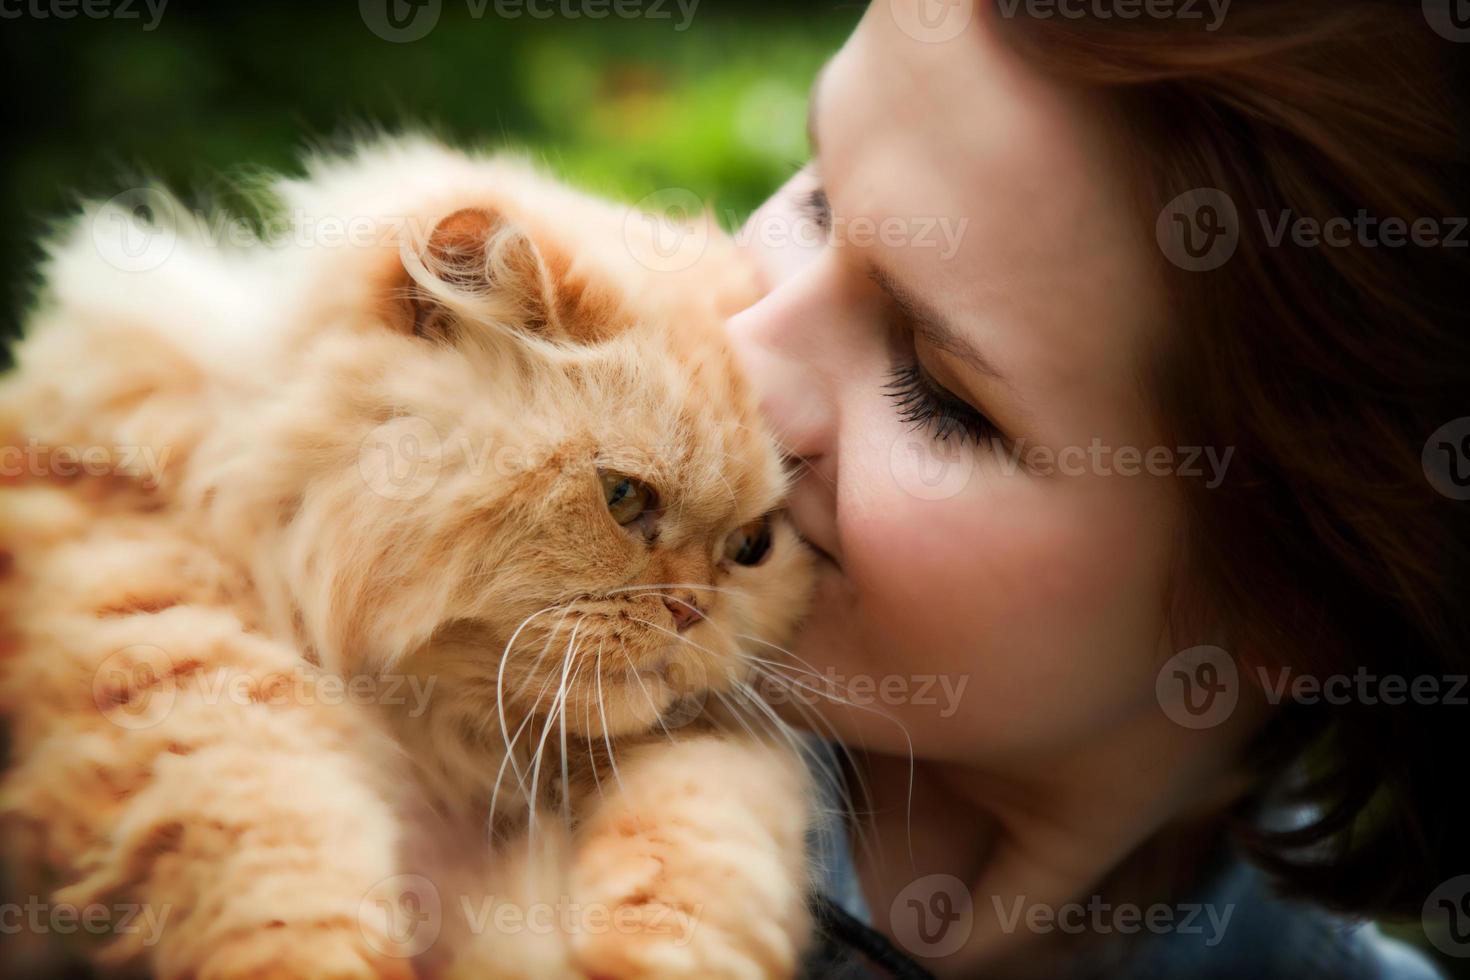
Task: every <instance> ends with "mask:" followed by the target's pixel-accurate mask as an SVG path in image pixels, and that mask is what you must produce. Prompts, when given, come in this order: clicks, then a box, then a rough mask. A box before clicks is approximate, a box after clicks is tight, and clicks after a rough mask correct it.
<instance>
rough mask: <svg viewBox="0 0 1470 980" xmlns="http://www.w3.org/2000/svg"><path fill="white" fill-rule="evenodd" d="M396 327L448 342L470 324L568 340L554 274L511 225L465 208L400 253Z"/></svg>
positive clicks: (485, 210)
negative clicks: (400, 269)
mask: <svg viewBox="0 0 1470 980" xmlns="http://www.w3.org/2000/svg"><path fill="white" fill-rule="evenodd" d="M399 259H400V262H401V264H402V273H403V274H402V276H401V277H399V285H398V288H397V289H396V290H395V293H396V302H395V304H394V307H395V308H394V309H393V311H392V313H393V316H394V319H395V320H396V321H397V325H398V326H399V327H400V328H401V329H403V330H405V331H407V332H412V333H414V334H416V335H418V336H421V337H426V338H431V339H437V340H447V339H450V338H452V337H453V336H454V333H455V331H456V330H459V329H462V328H464V326H465V325H466V324H468V323H478V324H480V325H481V326H482V328H483V327H487V326H488V327H492V328H496V329H506V328H509V329H512V330H522V331H525V332H527V333H529V334H531V335H533V336H537V337H542V338H544V339H549V340H556V339H565V338H564V337H563V334H565V333H566V331H565V330H564V329H563V326H562V324H561V322H560V320H561V315H560V314H561V305H562V304H560V303H559V301H558V282H557V275H556V273H555V272H554V270H553V267H552V264H551V263H549V262H548V261H547V256H546V255H545V254H544V253H543V251H542V249H541V248H539V247H538V246H537V244H536V243H535V242H534V241H532V239H531V237H530V236H529V235H528V234H527V233H526V232H525V231H524V230H523V229H521V228H520V227H519V226H518V225H517V224H516V223H515V222H514V221H512V220H511V219H509V218H507V217H505V216H504V215H503V214H501V213H499V212H498V211H494V210H491V209H488V208H479V207H475V208H462V209H461V210H459V211H455V212H453V213H452V214H450V215H448V216H446V217H443V218H441V219H439V220H438V221H437V222H435V223H434V224H433V225H432V227H431V228H430V229H429V232H428V234H427V235H423V236H420V237H419V238H417V239H413V238H410V239H408V240H406V241H405V242H404V243H403V245H402V247H401V248H400V254H399Z"/></svg>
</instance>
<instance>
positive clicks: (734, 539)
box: [725, 515, 771, 565]
mask: <svg viewBox="0 0 1470 980" xmlns="http://www.w3.org/2000/svg"><path fill="white" fill-rule="evenodd" d="M770 553H771V518H770V516H769V515H767V516H764V517H757V518H756V519H755V520H753V521H751V522H750V523H749V524H744V525H741V526H740V527H738V528H736V529H735V530H734V531H731V532H730V536H729V537H727V538H726V539H725V557H726V558H727V559H729V560H730V561H733V562H734V563H735V564H737V565H759V564H760V563H761V562H763V561H765V560H766V556H767V555H769V554H770Z"/></svg>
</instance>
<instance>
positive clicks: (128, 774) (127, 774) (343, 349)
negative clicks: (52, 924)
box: [0, 139, 814, 980]
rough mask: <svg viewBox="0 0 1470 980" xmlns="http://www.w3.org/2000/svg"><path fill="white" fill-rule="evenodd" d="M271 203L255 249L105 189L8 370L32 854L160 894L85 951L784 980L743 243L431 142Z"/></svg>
mask: <svg viewBox="0 0 1470 980" xmlns="http://www.w3.org/2000/svg"><path fill="white" fill-rule="evenodd" d="M272 190H273V192H274V194H275V195H276V198H277V199H278V201H279V202H280V203H281V204H282V205H283V208H284V210H285V213H287V214H289V215H291V221H290V224H289V229H288V234H286V235H284V236H277V237H276V238H274V239H272V240H269V241H264V242H260V243H256V244H253V245H248V246H245V247H240V248H233V249H230V248H224V247H221V246H220V245H219V243H218V242H211V241H209V235H210V231H209V229H208V228H205V227H203V226H202V225H201V224H200V223H199V222H197V221H193V222H191V221H189V220H187V219H186V218H184V217H182V215H183V212H182V210H181V209H179V208H178V207H177V205H173V204H170V203H169V202H167V201H164V200H163V199H162V198H158V197H155V199H154V200H155V207H154V211H155V214H154V215H153V219H154V223H153V224H149V223H147V221H144V220H142V219H139V218H138V216H137V215H135V214H133V213H131V212H129V211H128V210H127V209H124V208H120V207H118V206H116V205H108V206H103V207H100V208H94V209H92V210H91V211H90V212H89V213H88V214H87V215H85V216H84V220H83V221H82V222H79V223H78V224H77V225H76V226H75V227H74V228H73V229H72V231H71V232H70V234H69V235H66V236H63V237H62V238H61V239H60V240H59V242H58V244H56V245H55V246H54V247H53V248H52V250H51V254H50V258H49V261H48V263H47V265H46V267H45V280H44V289H43V292H42V295H41V302H40V304H39V305H38V307H37V310H36V312H35V313H34V314H33V315H32V316H31V317H30V319H29V322H28V324H27V330H26V336H25V338H24V340H23V341H22V342H20V343H19V344H18V346H17V348H16V361H17V366H16V368H15V370H14V371H13V372H12V373H11V374H10V375H9V376H8V377H6V378H5V379H4V380H3V382H0V447H4V448H5V451H6V453H7V454H8V456H9V458H10V459H11V460H12V461H15V460H21V459H23V460H24V461H25V462H24V465H23V466H10V467H8V468H7V470H6V475H5V476H4V477H3V478H0V558H3V559H4V561H3V563H0V569H3V570H0V631H3V632H0V711H3V713H4V715H5V717H6V718H7V720H8V723H9V728H10V738H11V753H10V754H11V766H10V769H9V771H8V773H7V774H6V776H5V777H4V781H3V784H0V819H3V821H4V824H3V827H4V830H3V834H4V838H5V839H6V841H7V842H8V843H7V845H6V848H7V851H8V853H7V855H6V859H7V861H8V862H9V863H10V864H11V866H12V868H13V869H15V870H16V871H17V873H18V874H19V875H20V881H21V884H22V885H29V886H30V888H29V892H30V894H38V895H40V896H41V898H42V901H44V902H49V903H67V904H70V905H74V906H76V907H77V908H79V909H80V908H93V907H105V908H107V909H113V910H116V909H120V908H131V909H133V910H134V911H135V912H136V910H138V909H142V910H143V912H144V913H145V914H146V915H148V916H151V920H153V921H159V920H161V921H162V922H163V924H162V925H161V926H160V928H159V930H158V931H157V934H150V933H149V932H148V931H147V930H144V929H139V928H136V927H135V928H133V929H123V928H116V929H107V930H101V931H103V932H104V933H105V934H104V935H102V936H100V937H96V938H97V939H98V940H99V941H97V942H95V943H94V944H93V946H92V947H91V949H90V951H89V953H88V955H90V956H91V957H92V958H93V959H94V960H95V961H96V962H98V963H100V964H103V965H104V966H106V967H109V968H111V969H115V970H118V971H126V972H132V971H137V972H142V973H145V974H148V975H153V976H157V977H162V978H199V980H212V978H236V977H280V978H287V977H303V978H357V977H373V976H380V977H409V976H413V975H419V976H446V975H448V976H466V977H476V978H479V977H528V978H532V977H534V978H541V977H553V978H554V977H560V976H566V977H600V978H601V977H607V978H611V977H619V978H622V977H731V978H735V977H740V978H744V977H752V978H754V977H770V976H789V975H792V974H793V973H794V972H795V971H796V969H797V964H798V960H799V956H800V952H801V948H802V944H803V942H804V940H805V933H806V931H807V928H808V926H807V917H806V913H805V911H804V907H805V906H804V896H805V892H806V889H807V887H808V883H809V882H808V878H809V871H808V868H807V861H806V856H805V853H804V835H805V833H806V831H807V828H808V826H809V825H810V823H811V820H812V814H813V811H814V803H813V800H812V798H811V797H812V793H811V788H810V786H809V785H808V784H809V781H810V780H809V777H808V775H807V772H806V770H805V768H804V766H803V765H802V763H801V760H800V758H799V754H798V753H797V752H796V751H795V748H796V745H795V742H794V740H792V739H785V738H783V737H778V734H779V732H780V726H779V723H777V722H776V720H775V719H774V717H771V718H770V721H771V722H772V723H773V724H770V725H766V726H761V725H757V724H755V723H754V722H755V721H757V720H763V719H764V718H765V717H766V715H765V714H764V713H763V711H768V710H769V709H764V706H759V705H757V703H756V701H755V699H754V692H753V687H752V685H753V683H754V681H755V680H756V678H757V677H758V676H759V675H760V674H761V672H762V671H763V669H765V668H763V667H762V661H763V660H764V659H765V658H769V657H771V656H772V654H771V653H770V652H769V651H770V650H771V649H774V647H773V646H772V645H774V644H780V643H783V642H785V640H786V637H787V636H788V635H789V634H790V632H791V631H792V629H793V628H794V626H795V623H796V621H797V619H798V617H799V616H800V614H801V610H802V609H803V607H804V604H805V600H806V597H807V594H808V592H809V589H810V579H811V565H810V558H809V555H808V552H807V551H806V550H805V548H804V547H803V546H802V545H801V543H800V542H799V540H798V539H797V538H796V536H795V533H794V532H793V531H792V529H791V528H790V526H789V525H788V524H787V523H786V522H785V520H784V519H783V518H782V517H781V516H780V514H779V511H778V507H779V504H780V501H781V497H782V493H783V489H784V477H783V470H782V465H781V459H780V455H779V453H778V451H777V448H776V445H775V443H774V441H773V439H772V438H771V437H770V435H768V434H767V433H766V432H765V431H764V430H763V429H762V427H761V423H760V422H759V420H758V417H757V414H756V406H755V402H754V398H753V395H752V393H751V391H750V390H749V389H748V387H747V385H746V384H745V383H744V381H743V380H742V378H741V377H740V376H739V375H738V373H737V372H736V370H735V366H734V364H733V362H732V357H731V355H730V353H729V352H728V351H727V349H726V348H725V347H724V346H723V343H722V338H721V323H722V320H723V318H724V317H725V316H727V315H728V314H729V313H731V312H733V311H734V310H735V309H737V308H739V307H740V306H741V305H743V304H745V303H748V302H749V301H750V300H751V298H752V297H751V291H752V288H753V279H752V276H751V273H750V272H749V271H748V270H747V269H746V267H745V266H744V265H743V264H742V263H741V262H740V261H739V260H738V259H737V257H736V256H735V254H734V251H733V246H732V245H731V243H730V242H729V241H728V240H727V239H724V238H721V237H720V236H719V235H718V234H716V233H713V232H711V231H710V229H708V228H706V227H704V226H699V225H690V226H688V227H683V228H681V229H672V226H670V225H669V224H667V223H660V222H659V221H657V220H655V219H654V218H652V217H650V216H647V215H640V214H638V213H637V212H632V213H630V212H629V211H628V209H626V208H622V207H618V206H614V205H612V204H608V203H604V202H602V201H599V200H596V199H593V198H591V197H588V196H585V195H583V194H580V193H578V192H575V191H572V190H569V189H567V188H565V187H562V186H560V185H558V184H556V183H554V182H552V181H550V180H548V179H547V178H545V177H542V176H540V175H538V174H537V173H535V172H534V171H533V170H532V169H531V168H529V167H527V166H525V165H524V164H522V163H519V162H517V161H514V160H507V159H504V158H501V157H472V156H467V155H463V154H460V153H458V152H454V151H450V150H447V149H444V148H442V147H440V146H438V145H436V144H434V143H433V142H431V141H428V140H416V139H405V140H388V141H382V142H379V143H376V144H373V145H370V146H368V147H366V148H364V149H359V150H358V151H356V152H354V153H352V154H349V155H346V156H340V157H321V158H317V159H314V160H313V161H312V162H311V163H310V165H309V166H308V168H307V171H306V175H305V176H304V177H302V178H300V179H292V180H283V181H280V182H278V183H277V184H275V185H274V186H273V188H272ZM159 201H162V202H163V207H164V209H166V210H168V211H170V214H169V215H168V216H167V217H169V218H170V219H171V222H172V224H168V223H165V222H162V221H161V220H160V219H161V218H163V217H164V216H163V215H159V214H157V213H156V212H157V211H158V210H159V207H158V204H157V202H159ZM334 221H335V222H336V223H337V224H336V225H333V224H332V222H334ZM333 228H335V229H336V231H337V232H338V234H335V235H329V232H330V231H332V229H333ZM671 230H676V231H677V233H678V234H682V235H684V236H685V237H684V238H682V239H679V240H678V241H679V244H678V246H677V247H679V248H687V247H689V244H690V243H691V242H693V243H694V244H695V245H696V246H697V248H694V250H693V251H692V252H689V251H686V252H683V253H679V254H677V255H675V254H673V253H671V252H670V251H669V250H668V248H667V241H666V237H667V236H668V235H669V234H670V233H671ZM164 232H167V234H166V235H165V234H164ZM660 236H665V239H661V238H660ZM216 237H217V236H216ZM139 241H142V242H143V247H142V248H141V249H140V248H138V247H137V243H138V242H139ZM148 249H162V254H155V253H153V252H149V251H148ZM140 256H141V257H142V258H141V259H140ZM671 256H672V259H671ZM696 258H697V261H695V259H696ZM143 259H147V261H143ZM686 260H687V261H686ZM672 266H681V267H682V268H677V269H671V271H658V270H659V269H660V268H668V267H672ZM766 662H767V663H769V661H766ZM537 912H540V913H541V914H540V915H539V917H538V915H536V914H535V913H537ZM543 920H545V921H549V922H550V923H551V927H549V928H548V927H546V926H545V925H544V921H543ZM139 921H142V919H140V920H139ZM420 927H422V928H420ZM16 948H18V947H16Z"/></svg>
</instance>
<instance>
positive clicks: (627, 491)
mask: <svg viewBox="0 0 1470 980" xmlns="http://www.w3.org/2000/svg"><path fill="white" fill-rule="evenodd" d="M597 475H598V477H599V478H600V479H601V481H602V496H603V499H604V500H606V501H607V512H608V513H609V514H611V515H612V519H613V520H615V521H617V522H618V524H620V525H622V526H623V527H627V526H628V525H629V524H632V523H633V522H634V521H636V520H638V518H640V517H642V516H643V515H644V514H646V513H648V512H649V511H652V510H653V509H654V508H656V507H657V506H658V494H656V493H654V491H653V488H652V487H650V486H649V485H648V484H646V483H644V482H643V481H642V480H637V479H634V478H633V477H631V476H628V475H626V474H623V473H614V472H612V471H610V470H601V471H599V472H598V474H597Z"/></svg>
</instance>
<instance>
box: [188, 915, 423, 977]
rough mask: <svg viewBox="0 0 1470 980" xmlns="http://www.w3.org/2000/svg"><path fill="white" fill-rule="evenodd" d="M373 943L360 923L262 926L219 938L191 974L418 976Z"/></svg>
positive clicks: (245, 975) (408, 962)
mask: <svg viewBox="0 0 1470 980" xmlns="http://www.w3.org/2000/svg"><path fill="white" fill-rule="evenodd" d="M374 945H375V944H372V943H369V942H368V941H367V939H366V937H365V936H364V935H363V932H362V930H361V929H360V928H358V925H357V924H356V923H352V924H342V925H340V926H338V925H320V926H295V927H285V928H268V929H260V930H257V931H255V932H252V933H249V934H246V935H241V936H238V937H236V938H233V939H230V940H228V941H226V942H223V943H220V944H219V945H218V946H217V947H216V948H214V949H213V950H212V951H210V953H209V954H208V956H207V957H206V959H205V960H204V962H203V963H202V964H201V965H200V966H199V968H198V970H197V971H193V972H192V973H191V975H192V976H194V977H196V978H197V980H414V970H413V965H412V963H411V962H410V961H409V960H408V959H406V958H403V957H396V956H388V955H384V954H383V953H381V952H379V951H378V950H377V949H374ZM376 945H378V946H380V947H381V946H382V945H383V944H382V943H379V944H376Z"/></svg>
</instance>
